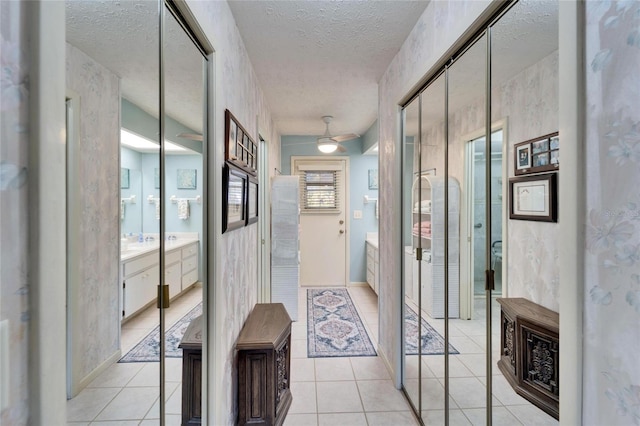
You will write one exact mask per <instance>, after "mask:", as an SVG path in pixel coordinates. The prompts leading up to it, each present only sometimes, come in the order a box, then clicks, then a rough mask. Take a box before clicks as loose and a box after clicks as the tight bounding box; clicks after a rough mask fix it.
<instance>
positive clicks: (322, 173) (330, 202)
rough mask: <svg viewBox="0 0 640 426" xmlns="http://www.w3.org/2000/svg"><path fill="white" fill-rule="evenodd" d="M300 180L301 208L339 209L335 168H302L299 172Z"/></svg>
mask: <svg viewBox="0 0 640 426" xmlns="http://www.w3.org/2000/svg"><path fill="white" fill-rule="evenodd" d="M300 180H301V182H300V188H301V192H302V193H301V200H302V209H303V210H323V211H329V210H330V211H336V210H338V209H339V207H340V206H339V205H338V204H339V203H338V172H337V171H336V170H304V171H301V173H300Z"/></svg>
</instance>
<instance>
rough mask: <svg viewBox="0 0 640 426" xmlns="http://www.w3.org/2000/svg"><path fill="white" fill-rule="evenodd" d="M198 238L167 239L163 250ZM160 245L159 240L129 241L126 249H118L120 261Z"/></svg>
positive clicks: (153, 249) (145, 252)
mask: <svg viewBox="0 0 640 426" xmlns="http://www.w3.org/2000/svg"><path fill="white" fill-rule="evenodd" d="M198 241H199V240H198V238H179V239H177V240H168V241H166V242H165V244H164V251H165V252H170V251H172V250H176V249H180V248H182V247H185V246H188V245H189V244H192V243H195V242H198ZM159 247H160V242H159V241H147V242H144V243H129V244H128V245H127V249H126V250H120V261H121V262H124V261H126V260H131V259H133V258H135V257H138V256H143V255H145V254H149V253H152V252H154V251H157V250H158V249H159Z"/></svg>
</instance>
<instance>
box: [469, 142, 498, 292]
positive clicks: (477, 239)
mask: <svg viewBox="0 0 640 426" xmlns="http://www.w3.org/2000/svg"><path fill="white" fill-rule="evenodd" d="M485 140H486V139H485V137H484V136H483V137H481V138H478V139H474V140H472V141H471V142H470V143H472V144H473V164H472V165H471V172H472V175H473V207H472V209H473V234H472V244H473V248H472V250H473V254H474V256H473V257H474V263H473V289H474V291H473V292H474V294H475V295H484V293H485V289H484V285H485V284H484V280H485V273H484V271H485V269H486V263H485V262H486V254H485V253H486V249H487V245H486V232H485V231H486V230H485V228H486V225H485V223H486V220H487V219H486V216H485V211H486V210H485V207H486V203H487V202H486V198H487V197H486V164H487V161H486V152H485V150H486V143H485ZM490 155H491V222H492V223H491V244H490V247H491V249H490V256H491V257H490V264H491V269H493V270H494V271H495V276H494V279H495V288H494V290H493V291H494V293H495V294H498V295H499V294H501V293H502V208H503V204H502V201H503V200H502V130H498V131H496V132H493V133H492V134H491V154H490Z"/></svg>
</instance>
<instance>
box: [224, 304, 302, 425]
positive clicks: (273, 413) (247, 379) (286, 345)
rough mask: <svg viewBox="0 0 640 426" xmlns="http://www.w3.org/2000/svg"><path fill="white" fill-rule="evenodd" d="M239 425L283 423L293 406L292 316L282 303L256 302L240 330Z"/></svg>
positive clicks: (238, 344)
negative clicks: (291, 384) (291, 385)
mask: <svg viewBox="0 0 640 426" xmlns="http://www.w3.org/2000/svg"><path fill="white" fill-rule="evenodd" d="M236 349H237V350H238V424H239V425H249V424H251V425H281V424H282V423H283V422H284V419H285V416H286V415H287V411H289V407H290V406H291V401H292V397H291V390H290V389H289V386H290V383H291V379H290V378H291V318H290V317H289V314H288V313H287V310H286V309H285V307H284V305H283V304H282V303H264V304H257V305H256V306H255V307H254V308H253V311H252V312H251V314H249V317H248V318H247V321H246V322H245V324H244V327H243V328H242V331H241V332H240V336H239V337H238V341H237V343H236Z"/></svg>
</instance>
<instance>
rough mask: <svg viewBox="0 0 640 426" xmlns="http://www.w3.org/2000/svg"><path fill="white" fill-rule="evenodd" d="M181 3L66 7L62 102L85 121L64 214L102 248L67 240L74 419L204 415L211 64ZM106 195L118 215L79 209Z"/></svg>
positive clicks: (178, 419) (176, 419) (74, 147)
mask: <svg viewBox="0 0 640 426" xmlns="http://www.w3.org/2000/svg"><path fill="white" fill-rule="evenodd" d="M178 6H180V7H185V6H184V4H180V5H176V4H175V3H174V2H169V1H167V2H165V1H157V2H153V1H143V2H89V1H87V2H85V1H69V2H67V7H66V11H67V84H68V88H69V89H68V95H67V97H68V98H69V99H70V101H71V104H72V105H74V104H73V101H74V100H75V101H76V103H75V107H74V108H72V109H70V110H71V111H72V112H73V113H74V114H76V116H75V117H74V120H72V121H73V122H74V123H75V127H76V128H78V129H79V130H78V131H77V132H76V133H77V134H78V135H77V138H76V139H77V142H74V143H73V144H71V143H70V146H69V158H70V159H71V160H73V161H70V162H69V164H68V168H69V171H70V172H69V173H70V174H69V175H70V176H77V177H78V179H76V180H74V181H72V182H71V183H70V185H71V186H70V190H69V193H70V194H72V196H70V198H69V205H70V208H69V211H70V212H75V211H82V212H84V213H85V215H86V217H85V218H84V219H86V221H87V223H88V225H87V226H86V227H84V228H83V230H84V236H85V237H89V236H91V239H92V241H95V243H96V245H97V246H100V247H101V251H100V252H98V253H93V252H92V251H91V247H92V246H90V245H89V246H88V245H87V243H86V241H87V239H86V238H85V240H84V241H83V240H82V239H80V240H79V242H78V239H77V238H76V236H74V235H70V237H69V242H70V244H71V246H70V247H72V248H73V252H72V253H71V255H70V256H69V258H70V259H72V260H71V261H70V265H69V277H70V279H69V285H68V295H69V297H68V299H69V310H68V312H69V315H68V319H69V320H68V333H67V336H68V342H69V344H68V348H69V350H68V360H67V370H68V372H69V374H68V389H69V392H68V397H69V398H70V401H69V410H68V412H69V421H70V422H75V421H83V422H91V421H113V422H118V421H124V420H138V421H149V422H157V423H159V424H165V422H168V423H183V422H185V421H189V420H194V419H200V417H201V414H202V412H201V401H200V395H201V392H202V389H203V386H204V383H203V371H202V368H201V367H202V362H201V359H202V355H201V354H202V346H203V344H204V343H205V342H203V341H202V336H204V335H206V334H205V333H203V332H202V321H201V320H202V315H203V313H204V312H205V311H206V304H203V303H202V301H203V293H205V294H206V268H205V267H204V263H205V262H203V258H204V256H205V255H206V252H205V251H204V250H205V248H206V246H207V244H206V235H205V232H204V231H205V218H206V213H207V212H206V190H207V182H206V176H207V174H206V166H205V165H206V163H207V162H206V152H207V150H206V146H205V144H204V143H203V141H205V140H206V131H207V126H206V117H207V116H208V114H207V108H208V106H207V105H208V104H207V102H208V97H207V85H206V83H207V72H208V69H209V64H208V61H207V56H206V54H205V53H204V49H203V48H202V47H201V46H200V44H198V42H197V40H198V37H197V36H194V35H193V34H192V33H191V32H190V30H189V27H188V25H187V24H186V23H185V21H184V20H183V18H182V17H183V13H181V12H185V10H182V9H181V10H179V7H178ZM68 102H69V101H68ZM69 130H70V129H68V131H69ZM118 142H119V143H118ZM114 144H115V145H114ZM89 160H90V161H89ZM109 185H111V186H109ZM103 187H104V188H103ZM107 187H108V188H107ZM102 200H105V203H106V204H107V205H109V206H117V207H118V211H117V215H116V214H115V211H114V212H112V211H111V210H109V209H108V208H104V209H103V210H102V211H96V212H95V214H86V212H87V208H86V205H91V204H96V205H97V206H101V205H102V204H100V203H101V202H102ZM96 201H97V203H96ZM111 213H113V214H111ZM78 218H80V219H82V215H76V216H70V217H69V219H68V220H69V228H70V229H75V228H76V227H77V226H78V224H77V223H76V220H77V219H78ZM84 219H82V220H84ZM112 241H113V242H114V244H113V245H114V246H115V247H117V246H118V245H119V252H118V251H116V250H114V253H113V255H112V254H110V253H109V254H108V253H107V250H108V248H109V247H110V246H111V242H112ZM118 242H119V244H117V243H118ZM83 249H84V253H83ZM74 262H75V263H74ZM82 265H84V266H82ZM87 265H91V266H92V268H93V269H95V270H96V271H97V272H100V273H101V274H100V276H99V277H95V278H92V277H91V276H88V275H87V274H86V273H84V272H83V268H84V269H85V270H89V269H90V268H87ZM83 274H84V275H83ZM83 327H84V329H83ZM196 328H198V329H197V330H195V329H196ZM190 332H191V333H192V335H193V336H197V337H196V338H193V339H192V340H191V341H190V343H191V344H192V345H191V346H189V348H186V346H185V341H186V340H188V339H187V338H188V335H189V333H190ZM91 339H95V340H94V341H91ZM194 349H195V350H194ZM185 354H187V355H189V356H188V357H185ZM184 359H188V360H189V363H187V364H188V365H187V366H186V369H188V370H189V374H188V377H189V380H188V383H186V384H185V383H183V370H184V369H185V368H183V360H184ZM185 365H186V364H185ZM111 393H113V395H111ZM109 395H111V396H109ZM184 407H186V408H184Z"/></svg>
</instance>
